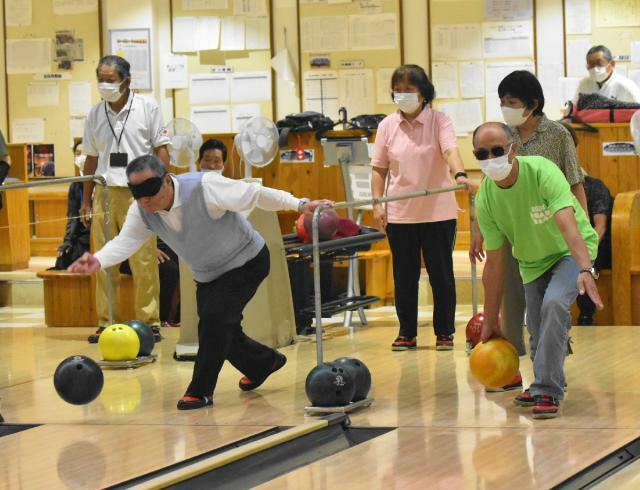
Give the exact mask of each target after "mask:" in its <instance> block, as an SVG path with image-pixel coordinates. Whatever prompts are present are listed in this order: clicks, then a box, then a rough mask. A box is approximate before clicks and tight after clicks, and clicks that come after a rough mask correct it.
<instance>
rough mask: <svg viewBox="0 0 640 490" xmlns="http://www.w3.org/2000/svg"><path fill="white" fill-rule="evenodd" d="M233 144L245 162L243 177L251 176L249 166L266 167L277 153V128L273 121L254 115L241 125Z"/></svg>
mask: <svg viewBox="0 0 640 490" xmlns="http://www.w3.org/2000/svg"><path fill="white" fill-rule="evenodd" d="M234 146H235V148H236V150H237V151H238V154H239V155H240V158H241V159H242V160H244V163H245V172H244V176H245V178H250V177H251V167H252V166H253V167H258V168H261V167H266V166H267V165H269V164H270V163H271V162H272V161H273V159H274V158H275V157H276V154H277V153H278V128H276V125H275V124H273V121H271V120H270V119H267V118H266V117H262V116H254V117H252V118H251V119H249V120H248V121H247V122H246V123H244V124H243V125H242V128H241V129H240V132H239V133H238V134H237V135H236V137H235V139H234Z"/></svg>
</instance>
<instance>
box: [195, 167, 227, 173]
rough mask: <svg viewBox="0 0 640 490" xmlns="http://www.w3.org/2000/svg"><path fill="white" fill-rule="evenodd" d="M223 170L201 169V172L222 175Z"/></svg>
mask: <svg viewBox="0 0 640 490" xmlns="http://www.w3.org/2000/svg"><path fill="white" fill-rule="evenodd" d="M223 170H224V169H223V168H201V169H200V172H215V173H217V174H222V171H223Z"/></svg>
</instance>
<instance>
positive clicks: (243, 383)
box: [238, 351, 287, 391]
mask: <svg viewBox="0 0 640 490" xmlns="http://www.w3.org/2000/svg"><path fill="white" fill-rule="evenodd" d="M274 352H275V359H274V361H273V365H272V366H271V371H269V372H268V373H267V375H266V376H265V377H264V378H261V379H257V380H255V381H252V380H251V379H249V378H248V377H246V376H243V377H242V378H240V382H239V383H238V386H239V387H240V389H241V390H242V391H251V390H255V389H256V388H257V387H258V386H260V385H261V384H262V383H264V382H265V381H266V380H267V378H268V377H269V376H271V375H272V374H273V373H275V372H276V371H277V370H278V369H280V368H281V367H282V366H284V365H285V364H286V363H287V357H286V356H285V355H284V354H280V353H279V352H278V351H274Z"/></svg>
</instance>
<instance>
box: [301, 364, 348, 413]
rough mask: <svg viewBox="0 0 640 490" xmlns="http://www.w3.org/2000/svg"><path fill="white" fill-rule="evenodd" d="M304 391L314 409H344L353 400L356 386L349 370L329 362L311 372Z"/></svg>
mask: <svg viewBox="0 0 640 490" xmlns="http://www.w3.org/2000/svg"><path fill="white" fill-rule="evenodd" d="M304 389H305V392H306V393H307V398H309V401H310V402H311V405H312V406H314V407H343V406H345V405H348V404H349V403H350V402H351V400H352V399H353V394H354V393H355V391H356V385H355V383H354V381H353V378H352V377H351V373H350V372H349V371H347V369H345V368H344V367H342V366H339V365H337V364H334V363H332V362H327V363H324V364H320V365H319V366H316V367H314V368H313V369H312V370H311V372H310V373H309V374H308V375H307V380H306V382H305V385H304Z"/></svg>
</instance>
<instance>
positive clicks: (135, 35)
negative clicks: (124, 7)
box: [109, 29, 152, 90]
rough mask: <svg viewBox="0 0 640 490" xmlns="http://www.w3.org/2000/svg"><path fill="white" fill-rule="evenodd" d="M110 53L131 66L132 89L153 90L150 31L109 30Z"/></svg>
mask: <svg viewBox="0 0 640 490" xmlns="http://www.w3.org/2000/svg"><path fill="white" fill-rule="evenodd" d="M109 53H110V54H115V55H117V56H121V57H122V58H124V59H125V60H127V61H128V62H129V63H130V64H131V88H136V89H140V90H152V83H151V32H150V29H109Z"/></svg>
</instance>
